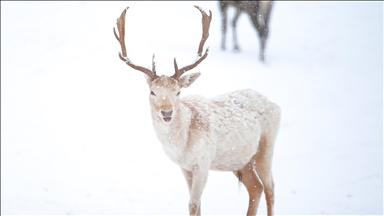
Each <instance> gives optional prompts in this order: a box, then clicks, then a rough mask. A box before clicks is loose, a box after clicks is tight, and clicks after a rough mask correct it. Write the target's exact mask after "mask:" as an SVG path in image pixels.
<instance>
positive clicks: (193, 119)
mask: <svg viewBox="0 0 384 216" xmlns="http://www.w3.org/2000/svg"><path fill="white" fill-rule="evenodd" d="M199 75H200V74H199V73H193V74H189V75H185V76H183V77H181V78H180V79H179V80H176V79H173V78H170V77H167V76H161V77H159V78H157V79H155V80H153V81H152V80H150V79H149V80H148V84H149V87H150V90H151V94H150V106H151V113H152V120H153V126H154V129H155V131H156V134H157V137H158V139H159V140H160V142H161V144H162V145H163V149H164V152H165V154H166V155H167V156H168V157H169V158H170V159H171V160H172V161H173V162H174V163H176V164H177V165H178V166H179V167H180V168H181V169H182V171H183V174H184V175H185V177H186V179H187V182H188V186H189V189H190V195H191V200H190V212H196V214H198V213H197V212H200V197H201V194H202V191H203V188H204V186H205V183H206V180H207V177H208V171H209V170H219V171H234V172H236V171H238V170H241V169H243V168H244V167H245V166H246V165H247V164H248V163H249V162H250V161H251V159H252V157H253V156H255V155H256V153H257V152H258V150H259V145H261V144H263V145H266V146H263V147H262V148H264V149H266V150H265V151H263V153H264V154H265V155H263V156H264V157H268V158H271V157H272V155H273V143H274V139H275V137H276V134H277V130H278V128H279V123H280V108H279V107H278V106H277V105H276V104H274V103H273V102H271V101H269V100H268V99H267V98H266V97H264V96H263V95H261V94H259V93H257V92H255V91H254V90H251V89H245V90H238V91H233V92H230V93H227V94H223V95H220V96H216V97H213V98H204V97H201V96H198V95H191V96H186V97H183V98H182V99H181V98H180V96H179V94H178V93H179V92H180V89H181V88H183V87H188V86H189V85H190V84H192V83H193V82H194V81H195V80H196V79H197V77H199ZM171 110H172V115H171V116H172V117H171V120H168V121H166V120H164V115H163V113H162V112H161V111H171ZM262 140H263V142H261V141H262ZM269 140H270V141H269ZM256 166H257V165H256ZM239 179H240V180H241V176H240V177H239ZM194 208H195V210H196V211H194ZM191 209H192V210H191Z"/></svg>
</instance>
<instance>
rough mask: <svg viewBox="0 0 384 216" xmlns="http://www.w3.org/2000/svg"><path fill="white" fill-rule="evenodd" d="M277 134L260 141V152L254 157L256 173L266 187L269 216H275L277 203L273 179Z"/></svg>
mask: <svg viewBox="0 0 384 216" xmlns="http://www.w3.org/2000/svg"><path fill="white" fill-rule="evenodd" d="M275 138H276V133H275V134H274V135H273V136H266V137H262V138H261V139H260V144H259V150H258V152H257V153H256V155H255V156H254V159H255V162H256V171H257V174H258V176H259V177H260V180H261V182H262V183H263V186H264V193H265V199H266V202H267V210H268V216H270V215H273V206H274V202H275V192H274V187H275V185H274V182H273V177H272V158H273V146H274V142H275Z"/></svg>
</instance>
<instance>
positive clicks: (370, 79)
mask: <svg viewBox="0 0 384 216" xmlns="http://www.w3.org/2000/svg"><path fill="white" fill-rule="evenodd" d="M194 4H197V5H200V6H201V7H203V8H204V9H205V10H211V11H212V13H213V19H212V23H211V29H210V37H209V40H208V41H207V43H206V46H210V47H211V51H210V53H209V55H208V57H207V59H206V60H205V61H204V62H203V63H201V64H200V65H199V66H198V67H197V68H196V69H194V70H192V71H191V72H202V75H201V76H200V78H199V79H198V80H197V81H196V82H195V83H194V84H193V85H192V86H191V87H190V88H188V89H185V90H184V91H183V92H182V95H187V94H201V95H205V96H207V97H211V96H214V95H217V94H221V93H225V92H228V91H231V90H236V89H241V88H253V89H255V90H257V91H259V92H260V93H262V94H264V95H266V96H267V97H268V98H269V99H271V100H272V101H274V102H276V103H277V104H278V105H279V106H280V107H281V109H282V124H281V128H280V133H279V136H278V139H277V143H276V147H275V156H274V165H273V172H274V179H275V183H276V205H275V212H276V214H279V215H282V214H291V215H292V214H311V215H312V214H316V215H320V214H337V215H341V214H348V215H351V214H359V215H367V214H369V215H372V214H378V215H382V214H383V3H382V2H317V1H316V2H282V1H279V2H276V3H275V7H274V9H273V14H272V20H271V34H270V38H269V41H268V48H267V61H268V62H267V64H266V65H262V64H260V63H259V62H258V61H257V55H258V49H259V45H258V38H257V37H256V34H255V31H254V30H253V29H252V27H251V23H250V21H249V19H248V17H247V16H245V15H244V14H243V15H242V16H241V17H240V20H239V24H238V31H239V36H238V38H239V41H240V46H241V48H242V52H241V53H234V52H232V51H230V50H228V51H226V52H222V51H221V50H220V39H221V38H220V36H221V35H220V18H219V17H220V14H219V12H218V4H217V2H191V1H186V2H156V3H153V2H139V3H137V2H1V213H2V214H6V215H12V214H126V215H148V214H156V215H180V214H182V215H186V214H188V210H187V209H188V199H189V198H188V190H187V186H186V183H185V182H184V179H183V176H182V174H181V172H180V170H179V168H178V167H177V166H176V165H174V164H173V163H172V162H171V161H170V160H169V159H168V158H167V157H166V156H165V154H164V153H163V151H162V148H161V145H160V143H159V141H158V140H157V138H156V136H155V133H154V130H153V129H152V125H151V124H152V123H151V119H150V115H149V105H148V89H147V85H146V83H145V81H144V76H143V74H142V73H140V72H138V71H134V70H133V69H131V68H129V67H128V66H127V65H125V64H124V63H123V62H121V60H120V59H119V58H118V55H117V53H118V51H119V50H120V47H119V44H118V42H117V41H116V39H115V37H114V36H113V33H112V28H113V27H114V26H115V23H116V18H117V17H118V16H119V15H120V13H121V12H122V10H123V9H124V8H125V7H126V6H130V9H129V10H128V12H127V27H126V28H127V33H126V34H127V35H126V43H127V50H128V55H129V56H130V58H131V59H132V60H133V61H134V62H136V63H137V64H139V65H143V66H149V65H150V63H151V57H152V54H153V53H156V57H157V71H158V73H160V74H166V75H171V74H173V71H174V69H173V58H174V57H177V59H178V63H179V65H186V64H189V63H190V62H191V61H193V60H194V58H195V56H196V50H197V46H198V43H199V40H200V37H201V15H200V13H199V12H198V11H197V10H196V9H195V8H194V7H193V5H194ZM230 12H231V13H232V14H233V11H230ZM229 35H231V31H230V30H229ZM227 42H228V43H227V46H228V47H229V48H231V47H232V44H231V37H230V36H229V38H228V41H227ZM237 183H238V182H237V179H236V178H235V176H234V175H233V174H232V173H226V172H211V173H210V177H209V180H208V184H207V186H206V189H205V191H204V193H203V198H202V213H203V214H204V215H207V214H208V215H244V214H245V213H246V209H247V203H248V194H247V193H246V190H245V188H244V187H242V188H240V190H239V189H238V185H237ZM259 214H266V205H265V201H264V199H263V200H262V203H261V205H260V209H259Z"/></svg>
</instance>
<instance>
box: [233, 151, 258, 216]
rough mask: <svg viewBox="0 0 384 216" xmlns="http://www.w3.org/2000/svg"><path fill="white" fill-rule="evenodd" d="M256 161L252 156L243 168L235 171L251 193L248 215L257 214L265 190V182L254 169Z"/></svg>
mask: <svg viewBox="0 0 384 216" xmlns="http://www.w3.org/2000/svg"><path fill="white" fill-rule="evenodd" d="M254 163H255V160H254V159H253V158H252V159H251V161H250V162H249V163H248V164H247V165H245V167H244V168H243V169H241V170H238V171H235V172H234V173H235V175H236V176H237V178H238V179H239V180H240V181H241V182H242V183H243V184H244V186H245V187H246V188H247V191H248V194H249V205H248V211H247V215H248V216H249V215H256V213H257V208H258V207H259V203H260V197H261V194H262V192H263V184H262V183H261V181H260V179H259V178H258V176H257V174H256V172H255V170H254Z"/></svg>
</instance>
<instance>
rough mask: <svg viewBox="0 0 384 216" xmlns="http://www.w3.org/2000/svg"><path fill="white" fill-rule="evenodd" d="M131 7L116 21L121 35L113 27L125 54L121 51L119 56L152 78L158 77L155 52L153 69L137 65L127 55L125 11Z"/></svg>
mask: <svg viewBox="0 0 384 216" xmlns="http://www.w3.org/2000/svg"><path fill="white" fill-rule="evenodd" d="M128 8H129V7H127V8H126V9H125V10H124V11H123V12H122V13H121V15H120V17H119V18H118V19H117V22H116V25H117V29H118V30H119V35H120V37H119V36H117V34H116V30H115V28H113V33H114V34H115V37H116V39H117V40H118V41H119V43H120V46H121V51H122V52H123V54H121V53H120V52H119V57H120V59H121V60H122V61H123V62H125V63H127V65H129V66H130V67H131V68H133V69H136V70H139V71H141V72H143V73H145V74H147V75H148V76H149V77H150V78H151V79H152V80H154V79H156V78H157V77H159V76H157V75H156V69H155V54H153V57H152V70H150V69H148V68H145V67H142V66H139V65H135V64H134V63H133V62H132V61H131V60H130V59H129V58H128V57H127V50H126V48H125V40H124V36H125V13H126V12H127V10H128Z"/></svg>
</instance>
